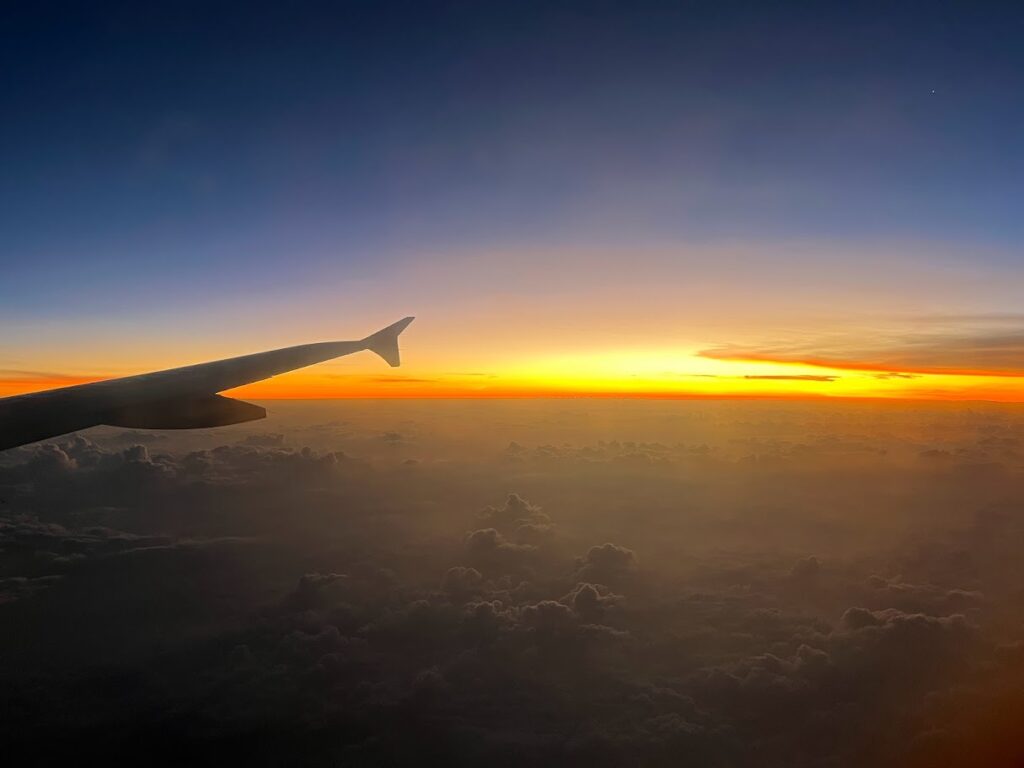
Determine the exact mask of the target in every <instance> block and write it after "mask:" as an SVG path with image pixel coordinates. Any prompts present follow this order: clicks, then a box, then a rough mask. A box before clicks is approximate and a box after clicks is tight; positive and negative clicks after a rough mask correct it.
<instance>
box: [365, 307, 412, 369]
mask: <svg viewBox="0 0 1024 768" xmlns="http://www.w3.org/2000/svg"><path fill="white" fill-rule="evenodd" d="M415 319H416V318H414V317H405V318H402V319H401V320H399V321H398V322H397V323H394V324H393V325H389V326H388V327H387V328H383V329H381V330H379V331H377V332H376V333H375V334H373V335H372V336H367V337H366V338H365V339H363V341H362V343H363V346H364V348H365V349H368V350H370V351H371V352H376V353H377V354H378V355H380V356H381V357H383V358H384V360H386V361H387V364H388V365H390V366H391V367H392V368H397V367H398V366H399V365H401V364H402V361H401V359H400V358H399V356H398V334H400V333H401V332H402V331H404V330H405V328H406V326H407V325H409V323H411V322H412V321H413V320H415Z"/></svg>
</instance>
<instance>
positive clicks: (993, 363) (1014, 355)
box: [698, 332, 1024, 379]
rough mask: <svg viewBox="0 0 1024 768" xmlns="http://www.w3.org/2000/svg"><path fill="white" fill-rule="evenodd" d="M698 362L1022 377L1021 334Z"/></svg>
mask: <svg viewBox="0 0 1024 768" xmlns="http://www.w3.org/2000/svg"><path fill="white" fill-rule="evenodd" d="M698 354H699V356H700V357H704V358H707V359H711V360H728V361H743V362H758V363H765V362H770V363H783V364H795V365H805V366H811V367H815V368H828V369H830V370H844V371H857V372H863V373H871V374H874V375H876V377H879V378H886V379H895V378H912V377H914V376H919V375H926V374H938V375H947V376H986V377H988V376H991V377H1000V378H1017V377H1024V332H1013V333H1000V334H992V335H982V334H976V335H959V336H945V335H941V334H932V335H918V336H908V337H906V338H904V339H897V340H892V341H890V342H889V343H883V344H878V345H875V346H866V347H865V346H851V347H849V348H846V349H842V348H835V347H829V346H828V345H827V344H822V345H821V346H820V347H819V348H817V349H815V348H814V344H813V343H810V344H800V345H792V346H762V347H757V346H749V347H748V346H720V347H713V348H709V349H703V350H701V351H700V352H698Z"/></svg>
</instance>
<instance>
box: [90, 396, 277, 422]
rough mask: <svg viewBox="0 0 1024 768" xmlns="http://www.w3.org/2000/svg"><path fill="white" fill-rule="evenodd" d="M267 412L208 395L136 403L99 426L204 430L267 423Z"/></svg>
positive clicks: (104, 418) (106, 416)
mask: <svg viewBox="0 0 1024 768" xmlns="http://www.w3.org/2000/svg"><path fill="white" fill-rule="evenodd" d="M266 417H267V410H266V409H265V408H261V407H260V406H258V405H253V404H252V403H247V402H245V401H244V400H235V399H233V398H230V397H224V396H223V395H206V396H204V397H190V398H182V399H176V400H162V401H157V402H151V403H137V404H135V405H128V406H125V407H123V408H118V409H117V410H114V411H110V412H108V413H104V414H102V415H101V416H100V417H99V418H100V424H106V425H107V426H110V427H128V428H131V429H203V428H205V427H226V426H228V425H229V424H241V423H243V422H246V421H256V420H257V419H265V418H266Z"/></svg>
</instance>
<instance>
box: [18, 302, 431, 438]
mask: <svg viewBox="0 0 1024 768" xmlns="http://www.w3.org/2000/svg"><path fill="white" fill-rule="evenodd" d="M412 321H413V318H411V317H406V318H404V319H402V320H399V321H398V322H397V323H394V324H393V325H389V326H388V327H387V328H384V329H382V330H380V331H377V332H376V333H374V334H371V335H370V336H367V337H366V338H365V339H360V340H359V341H325V342H320V343H317V344H302V345H299V346H297V347H286V348H284V349H275V350H272V351H270V352H259V353H257V354H254V355H243V356H242V357H232V358H230V359H227V360H217V361H215V362H212V363H201V364H199V365H189V366H185V367H184V368H173V369H171V370H167V371H157V372H155V373H145V374H142V375H140V376H127V377H125V378H122V379H109V380H107V381H97V382H93V383H91V384H79V385H77V386H73V387H61V388H60V389H50V390H46V391H45V392H33V393H31V394H27V395H16V396H14V397H6V398H2V399H0V451H2V450H5V449H7V448H14V447H16V446H19V445H26V444H28V443H34V442H36V441H37V440H45V439H46V438H49V437H56V436H58V435H64V434H67V433H68V432H75V431H77V430H79V429H86V428H88V427H94V426H97V425H99V424H106V425H109V426H115V427H132V428H136V429H196V428H199V427H221V426H225V425H227V424H239V423H241V422H244V421H253V420H255V419H262V418H264V417H265V416H266V415H267V412H266V410H264V409H263V408H261V407H259V406H258V405H253V404H252V403H246V402H243V401H241V400H233V399H231V398H228V397H223V396H221V395H218V394H217V393H218V392H223V391H224V390H226V389H233V388H234V387H240V386H242V385H243V384H250V383H252V382H254V381H261V380H263V379H269V378H271V377H272V376H276V375H278V374H280V373H285V372H286V371H293V370H295V369H296V368H305V367H306V366H308V365H313V364H314V363H320V362H323V361H324V360H330V359H332V358H335V357H341V356H343V355H350V354H352V353H353V352H361V351H362V350H364V349H368V350H370V351H371V352H376V353H377V354H378V355H380V356H381V357H382V358H384V360H385V361H386V362H387V363H388V364H389V365H391V366H393V367H395V366H398V365H399V364H400V362H401V361H400V359H399V353H398V335H399V334H400V333H401V332H402V331H404V330H405V328H406V326H408V325H409V323H411V322H412Z"/></svg>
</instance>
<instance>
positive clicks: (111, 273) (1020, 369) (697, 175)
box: [0, 2, 1024, 401]
mask: <svg viewBox="0 0 1024 768" xmlns="http://www.w3.org/2000/svg"><path fill="white" fill-rule="evenodd" d="M1022 28H1024V13H1021V12H1020V11H1019V9H1014V8H1013V7H1012V6H1011V5H1010V4H1002V3H1000V4H984V3H943V2H931V3H913V2H907V3H900V4H898V7H897V6H894V4H873V3H858V4H855V5H854V4H849V6H848V7H835V4H811V3H807V4H801V3H792V4H790V3H772V4H764V3H737V2H714V3H712V2H708V3H648V2H630V3H615V2H588V3H564V2H545V3H529V2H519V3H422V2H418V3H416V2H414V3H393V2H381V3H362V2H357V3H344V2H341V3H303V2H298V3H288V4H282V3H261V2H252V3H247V4H245V5H244V7H239V6H238V5H237V4H226V3H217V2H204V3H146V4H139V3H104V4H87V3H47V2H34V3H14V4H11V5H8V6H5V10H4V18H3V24H2V25H0V71H2V72H3V73H4V77H3V79H2V81H0V110H2V114H3V120H0V167H2V168H3V169H4V170H3V173H2V174H0V275H2V278H0V329H2V331H0V396H2V395H9V394H17V393H19V392H26V391H32V390H35V389H42V388H47V387H53V386H61V385H66V384H72V383H77V382H82V381H89V380H94V379H98V378H106V377H110V376H121V375H129V374H132V373H138V372H143V371H147V370H153V369H159V368H168V367H173V366H176V365H184V364H190V363H195V362H201V361H204V360H210V359H217V358H220V357H228V356H233V355H237V354H243V353H247V352H255V351H261V350H264V349H271V348H275V347H280V346H286V345H289V344H298V343H305V342H310V341H319V340H327V339H336V338H343V339H344V338H359V337H362V336H364V335H366V334H368V333H369V332H371V331H373V330H376V329H377V328H379V327H382V326H384V325H386V324H388V323H390V322H393V321H394V320H396V319H398V318H400V317H403V316H405V315H416V316H417V318H418V319H417V321H416V323H415V324H413V325H412V326H411V327H410V329H409V330H408V331H407V332H406V333H405V334H404V335H403V345H404V346H403V355H404V361H405V362H404V365H403V367H402V368H400V369H397V370H391V369H387V368H385V367H383V366H382V364H381V363H380V361H379V360H377V359H375V358H373V357H372V356H371V355H359V356H353V357H349V358H343V359H341V360H339V361H336V362H333V363H327V364H323V365H321V366H318V367H316V368H314V369H309V370H307V371H300V372H296V373H293V374H288V375H286V376H282V377H279V378H277V379H274V380H272V381H268V382H264V383H261V384H257V385H253V386H251V387H247V388H245V389H244V390H243V391H242V394H245V395H247V396H250V397H256V398H275V397H296V398H320V397H325V398H337V397H410V396H412V397H423V396H427V397H430V396H434V397H439V396H440V397H451V396H456V397H504V396H532V395H580V394H585V395H600V396H617V395H629V396H642V397H704V396H716V397H764V396H769V397H785V398H789V397H796V398H807V397H812V398H813V397H836V396H841V397H843V396H845V397H879V396H881V397H890V398H923V399H961V400H974V399H992V400H1010V401H1015V400H1021V399H1024V387H1022V386H1021V377H1022V376H1024V312H1022V311H1021V310H1020V304H1019V297H1020V296H1021V292H1022V289H1024V265H1022V263H1021V262H1022V260H1021V258H1020V255H1019V243H1020V242H1021V236H1022V234H1024V216H1021V209H1020V200H1022V199H1024V195H1022V192H1024V189H1022V188H1021V187H1022V186H1024V182H1022V181H1021V180H1022V179H1024V173H1022V171H1024V168H1022V165H1024V154H1022V152H1021V145H1020V136H1021V135H1024V132H1022V128H1024V102H1022V100H1021V97H1020V94H1021V93H1024V82H1022V81H1024V51H1022V50H1021V48H1020V46H1019V44H1018V43H1019V40H1020V37H1021V33H1022V31H1024V29H1022Z"/></svg>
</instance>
